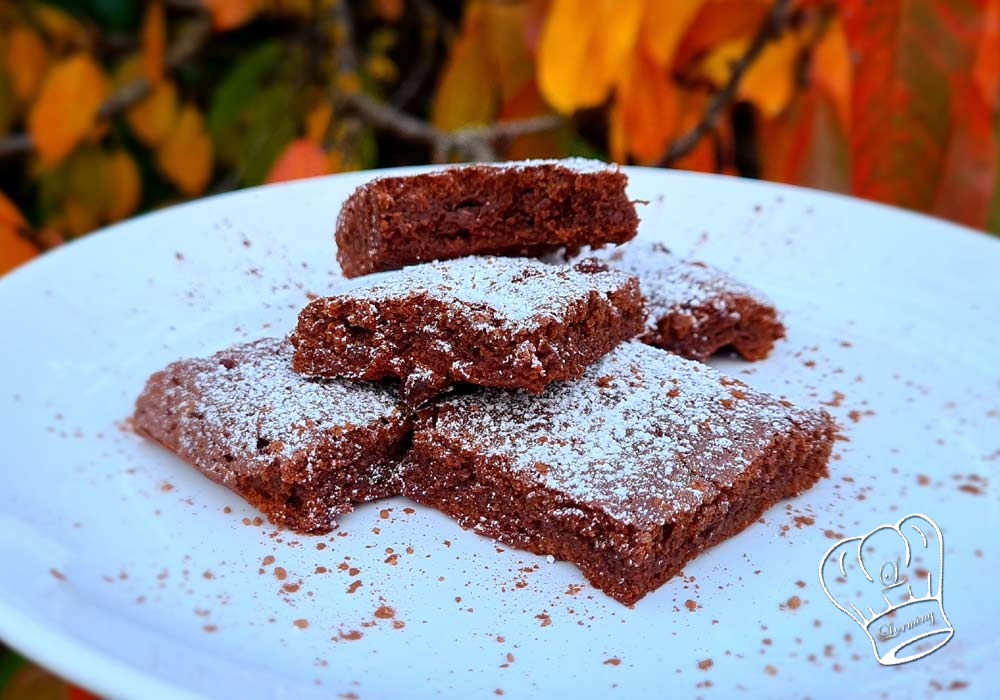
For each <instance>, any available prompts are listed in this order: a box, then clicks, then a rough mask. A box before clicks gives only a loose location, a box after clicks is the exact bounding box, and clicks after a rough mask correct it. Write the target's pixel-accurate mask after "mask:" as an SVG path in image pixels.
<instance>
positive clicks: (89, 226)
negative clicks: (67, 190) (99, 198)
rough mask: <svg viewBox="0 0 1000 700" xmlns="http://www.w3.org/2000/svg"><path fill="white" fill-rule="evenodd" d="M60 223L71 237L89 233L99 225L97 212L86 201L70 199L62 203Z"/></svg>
mask: <svg viewBox="0 0 1000 700" xmlns="http://www.w3.org/2000/svg"><path fill="white" fill-rule="evenodd" d="M60 223H61V224H62V228H63V230H64V231H65V232H66V233H67V234H68V235H69V236H72V237H76V236H82V235H84V234H86V233H90V232H91V231H93V230H94V229H96V228H97V227H98V226H100V220H99V219H98V218H97V213H96V212H94V210H93V209H92V208H91V207H90V206H89V205H88V203H87V202H77V201H76V200H72V199H71V200H67V201H66V202H64V203H63V209H62V217H61V219H60Z"/></svg>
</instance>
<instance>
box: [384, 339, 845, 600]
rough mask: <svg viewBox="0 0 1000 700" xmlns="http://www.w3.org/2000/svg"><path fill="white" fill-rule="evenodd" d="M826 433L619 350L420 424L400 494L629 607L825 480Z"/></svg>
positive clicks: (645, 353) (749, 396)
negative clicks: (552, 562)
mask: <svg viewBox="0 0 1000 700" xmlns="http://www.w3.org/2000/svg"><path fill="white" fill-rule="evenodd" d="M833 434H834V423H833V421H832V419H831V418H830V417H829V415H827V414H826V413H825V412H823V411H821V410H802V409H799V408H796V407H795V406H793V405H791V404H790V403H788V402H786V401H782V400H778V399H776V398H772V397H770V396H767V395H766V394H762V393H760V392H757V391H754V390H752V389H750V388H748V387H747V386H746V385H744V384H743V383H741V382H739V381H737V380H735V379H729V378H727V377H726V376H724V375H722V374H720V373H719V372H717V371H715V370H713V369H712V368H711V367H709V366H707V365H703V364H700V363H698V362H692V361H690V360H685V359H683V358H681V357H678V356H677V355H674V354H672V353H665V352H662V351H660V350H656V349H655V348H651V347H649V346H647V345H643V344H641V343H637V342H631V343H624V344H622V345H620V346H618V347H617V348H616V349H615V350H614V351H612V352H611V353H610V354H609V355H608V356H607V357H605V358H604V359H603V360H601V361H600V362H599V363H597V364H595V365H594V366H592V367H591V368H590V369H588V370H587V373H586V374H585V375H584V377H583V378H582V379H580V380H578V381H575V382H565V383H560V384H554V385H552V386H550V387H549V388H548V389H547V390H546V391H545V393H544V394H542V395H541V396H530V395H528V394H525V393H523V392H512V391H508V392H504V391H499V390H486V391H480V392H476V393H471V394H466V395H463V396H457V397H449V398H447V399H444V400H442V401H441V402H440V403H438V404H436V405H434V406H431V407H429V408H427V409H425V410H424V411H423V412H422V413H421V414H420V417H419V418H418V421H417V429H416V432H415V433H414V440H413V447H412V448H411V450H410V452H409V453H408V454H407V456H406V458H405V459H404V462H403V484H404V486H403V492H404V494H405V495H407V496H409V497H410V498H412V499H413V500H415V501H418V502H420V503H425V504H428V505H431V506H434V507H436V508H438V509H439V510H441V511H443V512H444V513H446V514H447V515H450V516H452V517H454V518H456V519H457V520H458V521H459V523H460V524H461V525H463V526H464V527H468V528H472V529H474V530H475V531H476V532H478V533H480V534H483V535H486V536H488V537H494V538H496V539H498V540H500V541H502V542H504V543H506V544H508V545H510V546H513V547H519V548H523V549H527V550H530V551H532V552H535V553H537V554H552V555H555V556H556V557H559V558H562V559H566V560H568V561H570V562H572V563H574V564H576V565H577V566H578V567H579V568H580V569H581V571H582V572H583V574H584V576H586V577H587V578H588V579H589V580H590V581H591V583H593V584H594V585H595V586H597V587H598V588H600V589H601V590H603V591H604V592H605V593H607V594H608V595H610V596H611V597H612V598H615V599H616V600H618V601H620V602H622V603H625V604H627V605H631V604H632V603H634V602H636V601H637V600H639V599H640V598H642V597H643V596H644V595H645V594H646V593H649V592H650V591H652V590H654V589H656V588H657V587H658V586H660V585H661V584H663V583H664V582H665V581H666V580H667V579H669V578H671V577H672V576H674V575H675V574H677V573H678V572H679V571H680V570H681V567H683V566H684V564H685V563H686V562H687V561H689V560H690V559H691V558H692V557H694V556H696V555H697V554H698V553H699V552H701V551H702V550H703V549H705V548H706V547H710V546H712V545H714V544H716V543H718V542H721V541H723V540H725V539H727V538H729V537H732V536H733V535H735V534H736V533H738V532H740V531H741V530H743V528H745V527H747V526H748V525H750V524H751V523H753V522H754V521H755V520H756V519H757V518H758V517H759V516H760V514H761V513H763V512H764V510H765V509H767V508H768V507H770V506H771V505H773V504H774V503H776V502H777V501H779V500H780V499H782V498H785V497H787V496H792V495H795V494H798V493H800V492H801V491H803V490H805V489H807V488H809V487H810V486H812V485H813V484H814V483H815V482H816V481H817V480H818V479H819V478H820V477H822V476H824V475H825V474H826V473H827V471H826V465H827V460H828V458H829V456H830V449H831V447H832V444H833Z"/></svg>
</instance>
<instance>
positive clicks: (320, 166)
mask: <svg viewBox="0 0 1000 700" xmlns="http://www.w3.org/2000/svg"><path fill="white" fill-rule="evenodd" d="M329 172H330V165H329V161H328V159H327V155H326V153H324V152H323V149H322V148H320V147H319V146H317V145H316V144H315V143H314V142H312V141H310V140H308V139H296V140H294V141H292V142H291V143H290V144H288V145H287V146H285V150H284V151H282V152H281V155H280V156H278V160H277V161H276V162H275V164H274V165H273V166H272V167H271V172H270V173H268V176H267V179H266V180H265V182H266V183H267V184H273V183H275V182H286V181H288V180H300V179H302V178H304V177H314V176H316V175H326V174H328V173H329Z"/></svg>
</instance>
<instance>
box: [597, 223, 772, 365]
mask: <svg viewBox="0 0 1000 700" xmlns="http://www.w3.org/2000/svg"><path fill="white" fill-rule="evenodd" d="M588 255H592V256H594V257H597V258H599V259H601V260H603V261H605V262H607V263H608V264H609V265H611V266H612V267H614V268H615V269H618V270H622V271H623V272H627V273H629V274H631V275H635V276H636V277H638V278H639V286H640V287H641V288H642V294H643V297H645V299H646V310H647V317H646V329H645V332H644V333H643V335H642V338H641V339H642V341H643V342H644V343H648V344H649V345H655V346H656V347H658V348H663V349H665V350H670V351H672V352H675V353H677V354H678V355H681V356H683V357H687V358H689V359H692V360H705V359H707V358H708V357H709V356H711V355H714V354H715V353H717V352H719V351H720V350H723V349H727V348H732V349H733V350H735V351H736V352H737V353H738V354H739V355H740V356H741V357H742V358H743V359H745V360H762V359H764V358H765V357H767V355H768V353H770V352H771V349H772V348H773V347H774V343H775V342H776V341H778V340H780V339H781V338H784V337H785V327H784V326H783V325H782V323H781V321H779V320H778V313H777V311H776V310H775V308H774V306H772V305H771V303H770V302H769V301H768V300H767V298H766V297H765V296H764V295H763V294H762V293H761V292H759V291H757V290H756V289H753V288H752V287H750V286H749V285H746V284H744V283H743V282H740V281H739V280H737V279H735V278H734V277H732V276H731V275H729V274H728V273H726V272H723V271H722V270H719V269H717V268H715V267H711V266H709V265H706V264H704V263H700V262H691V261H687V260H682V259H681V258H679V257H677V256H676V255H674V254H673V253H671V252H670V250H668V249H667V248H666V246H664V245H662V244H660V243H650V242H647V241H638V240H636V241H631V242H629V243H626V244H625V245H623V246H619V247H617V248H609V249H605V250H598V251H594V252H593V253H589V254H588Z"/></svg>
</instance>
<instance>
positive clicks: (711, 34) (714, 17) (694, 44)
mask: <svg viewBox="0 0 1000 700" xmlns="http://www.w3.org/2000/svg"><path fill="white" fill-rule="evenodd" d="M664 4H666V3H664ZM770 4H771V3H770V0H711V1H710V2H706V3H704V4H703V5H702V6H701V9H700V10H699V11H698V14H696V15H695V18H694V19H693V20H692V21H691V22H690V24H688V26H687V27H686V31H685V32H684V34H683V38H682V39H681V41H680V44H679V45H678V47H677V50H676V51H675V52H674V66H673V67H674V71H675V72H677V73H680V74H684V73H687V72H688V71H689V70H691V68H692V67H693V66H694V64H695V63H697V62H698V61H699V60H701V58H702V57H703V56H704V55H705V54H707V53H708V52H709V51H711V50H713V49H715V48H717V47H718V46H719V45H720V44H722V43H725V42H727V41H731V40H733V39H741V38H746V37H747V36H749V35H750V34H752V33H753V32H754V31H756V29H757V27H759V26H760V23H761V22H762V21H763V20H764V17H765V16H766V15H767V11H768V8H769V7H770Z"/></svg>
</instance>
